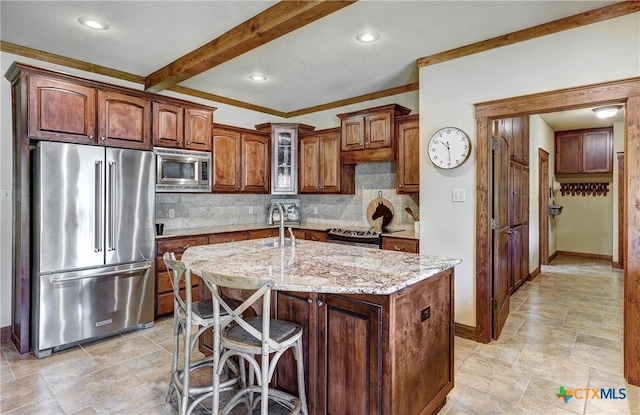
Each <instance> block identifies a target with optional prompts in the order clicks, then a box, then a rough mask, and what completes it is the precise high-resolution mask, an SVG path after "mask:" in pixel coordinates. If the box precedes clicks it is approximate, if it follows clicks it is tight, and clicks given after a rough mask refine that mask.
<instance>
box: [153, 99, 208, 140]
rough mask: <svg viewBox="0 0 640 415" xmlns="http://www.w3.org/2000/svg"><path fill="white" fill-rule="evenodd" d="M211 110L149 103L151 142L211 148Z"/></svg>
mask: <svg viewBox="0 0 640 415" xmlns="http://www.w3.org/2000/svg"><path fill="white" fill-rule="evenodd" d="M212 131H213V111H211V110H205V109H196V108H184V107H183V106H181V105H176V104H172V103H164V102H154V103H153V145H154V146H157V147H171V148H185V149H188V150H199V151H211V134H212Z"/></svg>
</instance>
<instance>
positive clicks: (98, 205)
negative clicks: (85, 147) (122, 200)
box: [93, 160, 104, 252]
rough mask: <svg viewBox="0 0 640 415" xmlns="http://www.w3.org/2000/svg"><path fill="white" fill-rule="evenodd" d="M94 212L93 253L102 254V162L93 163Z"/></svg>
mask: <svg viewBox="0 0 640 415" xmlns="http://www.w3.org/2000/svg"><path fill="white" fill-rule="evenodd" d="M94 177H95V187H94V189H95V192H96V194H95V212H94V215H95V216H94V221H95V222H94V228H95V229H94V233H93V235H94V238H95V241H94V251H95V252H102V250H103V249H104V246H103V245H102V244H103V242H104V238H103V235H102V229H103V228H102V224H103V223H104V204H103V195H104V182H103V180H102V160H96V163H95V176H94Z"/></svg>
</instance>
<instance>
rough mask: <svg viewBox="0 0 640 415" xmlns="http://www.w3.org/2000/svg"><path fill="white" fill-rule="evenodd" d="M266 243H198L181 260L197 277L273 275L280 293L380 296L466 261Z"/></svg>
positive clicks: (302, 243)
mask: <svg viewBox="0 0 640 415" xmlns="http://www.w3.org/2000/svg"><path fill="white" fill-rule="evenodd" d="M264 241H265V240H248V241H239V242H232V243H225V244H215V245H202V246H194V247H190V248H188V249H187V250H186V251H185V252H184V254H183V255H182V260H183V261H184V262H186V263H187V264H189V266H190V267H191V270H192V271H193V272H194V273H195V274H196V275H199V276H202V271H203V270H206V271H209V272H213V273H216V274H220V275H230V276H239V277H253V278H256V277H264V276H270V277H272V278H273V279H274V280H275V286H274V289H276V290H281V291H298V292H318V293H335V294H340V293H342V294H378V295H388V294H391V293H394V292H396V291H399V290H401V289H403V288H405V287H408V286H410V285H413V284H415V283H417V282H419V281H422V280H425V279H427V278H429V277H431V276H434V275H436V274H438V273H439V272H441V271H444V270H446V269H449V268H452V267H454V266H455V265H457V264H459V263H461V262H462V261H461V260H459V259H454V258H444V257H436V256H430V255H420V254H412V253H404V252H395V251H386V250H381V249H371V248H362V247H357V246H349V245H340V244H328V243H322V242H314V241H306V240H305V241H296V242H297V244H296V246H295V247H291V246H289V247H285V248H279V247H271V246H268V245H265V243H268V242H264ZM266 241H269V240H266Z"/></svg>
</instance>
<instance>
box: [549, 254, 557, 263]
mask: <svg viewBox="0 0 640 415" xmlns="http://www.w3.org/2000/svg"><path fill="white" fill-rule="evenodd" d="M557 256H558V251H556V252H554V253H553V254H551V255H550V256H549V263H551V261H553V260H554V259H556V257H557Z"/></svg>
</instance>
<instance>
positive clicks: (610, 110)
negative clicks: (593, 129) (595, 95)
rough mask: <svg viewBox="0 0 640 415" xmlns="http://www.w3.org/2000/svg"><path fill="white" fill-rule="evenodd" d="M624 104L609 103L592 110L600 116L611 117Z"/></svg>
mask: <svg viewBox="0 0 640 415" xmlns="http://www.w3.org/2000/svg"><path fill="white" fill-rule="evenodd" d="M620 108H622V105H607V106H606V107H598V108H594V109H593V110H592V111H593V112H595V113H596V116H597V117H598V118H611V117H614V116H615V115H616V114H617V113H618V111H620Z"/></svg>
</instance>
